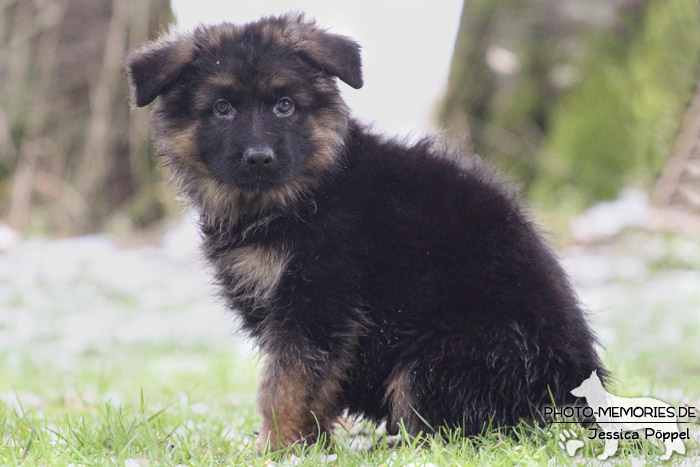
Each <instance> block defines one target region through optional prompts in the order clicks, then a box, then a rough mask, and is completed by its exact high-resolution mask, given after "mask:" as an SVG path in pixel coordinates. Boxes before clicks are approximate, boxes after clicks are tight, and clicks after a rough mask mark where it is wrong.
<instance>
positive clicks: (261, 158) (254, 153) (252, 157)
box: [243, 146, 276, 167]
mask: <svg viewBox="0 0 700 467" xmlns="http://www.w3.org/2000/svg"><path fill="white" fill-rule="evenodd" d="M275 159H276V156H275V152H274V151H273V150H272V148H270V147H266V146H264V147H254V148H248V149H246V150H245V151H243V162H245V163H246V164H248V165H250V166H252V167H265V166H270V165H272V163H273V162H275Z"/></svg>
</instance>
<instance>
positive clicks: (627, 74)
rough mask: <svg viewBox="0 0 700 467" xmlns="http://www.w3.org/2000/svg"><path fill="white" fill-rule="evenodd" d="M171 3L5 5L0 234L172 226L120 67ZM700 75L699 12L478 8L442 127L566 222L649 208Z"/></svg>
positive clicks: (564, 1) (594, 0) (476, 4)
mask: <svg viewBox="0 0 700 467" xmlns="http://www.w3.org/2000/svg"><path fill="white" fill-rule="evenodd" d="M172 20H173V17H172V13H171V10H170V5H169V2H168V1H167V0H148V1H142V2H126V1H125V2H116V3H114V7H112V2H110V1H106V0H73V1H61V2H55V1H46V0H44V1H4V2H2V3H0V82H2V86H1V87H0V200H2V203H0V219H5V220H6V222H7V223H9V225H10V226H11V227H13V228H14V229H16V230H18V231H20V232H24V233H27V234H31V233H52V234H59V235H71V234H80V233H86V232H94V231H101V230H105V229H107V230H112V231H114V230H117V231H120V230H129V229H134V228H136V229H138V228H141V227H144V226H148V225H151V224H153V223H154V222H157V221H159V220H161V219H163V218H164V217H165V216H168V215H169V214H174V213H176V212H177V208H176V206H175V205H174V203H173V201H172V200H173V196H172V193H171V192H170V189H169V188H168V187H167V184H166V183H164V181H163V180H164V177H163V175H162V174H161V173H160V172H159V169H158V168H157V163H156V162H155V159H154V157H153V154H152V150H151V145H150V143H149V141H148V139H147V134H148V130H147V124H146V121H145V119H146V117H145V112H130V111H129V108H128V103H127V96H126V86H125V79H124V74H123V70H122V60H123V56H124V55H125V54H126V53H127V51H129V50H132V49H133V48H135V47H136V46H138V45H139V44H141V43H143V41H144V40H146V39H147V38H149V37H153V36H155V35H157V34H158V33H159V32H160V31H161V30H162V29H163V25H164V24H167V23H168V22H172ZM699 70H700V9H699V8H698V2H697V1H696V0H646V1H642V0H614V1H613V0H589V1H586V2H581V1H576V0H539V1H529V0H468V1H466V2H465V3H464V8H463V12H462V18H461V23H460V27H459V33H458V37H457V41H456V44H455V49H454V55H453V59H452V65H451V72H450V77H449V82H448V85H447V89H446V93H445V95H444V98H443V99H442V101H441V102H440V103H436V107H437V111H436V115H437V116H436V120H437V122H436V123H437V124H438V125H439V126H441V127H442V126H444V127H446V128H447V129H448V132H449V134H450V135H451V136H452V138H453V139H454V141H455V142H456V143H457V144H458V145H459V146H461V147H465V146H466V147H469V148H471V149H472V150H473V151H475V152H476V153H478V154H480V155H481V156H482V157H484V158H486V159H489V160H492V161H494V162H495V164H496V165H497V166H499V167H500V168H501V169H502V170H503V171H504V172H506V173H507V174H509V175H510V176H511V177H512V178H514V179H515V181H517V182H519V183H520V184H521V185H522V187H523V190H524V192H525V194H526V196H527V197H528V198H529V199H530V200H531V201H532V202H534V203H535V204H536V206H537V207H538V209H541V210H544V211H546V210H553V211H554V212H555V213H556V215H557V216H560V217H563V218H568V216H570V215H572V214H574V213H577V212H580V211H581V210H582V209H583V208H585V207H586V206H589V205H590V204H591V203H593V202H596V201H599V200H606V199H612V198H615V197H616V196H618V193H619V191H620V189H621V188H622V187H626V186H636V187H639V188H641V189H643V190H644V191H647V192H651V191H652V188H653V186H654V183H655V181H656V179H657V178H658V176H659V175H660V174H661V172H662V170H663V168H664V166H665V164H666V162H667V161H668V160H669V158H670V155H671V153H672V149H673V147H674V142H675V141H676V138H677V136H678V134H679V131H680V128H681V124H682V121H683V116H684V114H685V112H686V108H687V106H688V103H689V102H690V99H691V97H692V95H693V93H694V90H695V87H696V85H697V83H698V81H699V78H698V77H699V76H700V75H699Z"/></svg>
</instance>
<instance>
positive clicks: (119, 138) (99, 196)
mask: <svg viewBox="0 0 700 467" xmlns="http://www.w3.org/2000/svg"><path fill="white" fill-rule="evenodd" d="M170 22H172V13H171V11H170V5H169V0H147V1H146V0H33V1H30V0H15V1H9V2H3V3H2V4H0V82H2V83H3V86H2V87H0V199H5V200H9V202H8V203H2V205H0V215H2V216H3V217H7V218H8V219H9V222H10V224H11V225H13V226H14V227H15V228H18V229H20V230H27V229H30V230H39V231H51V232H55V233H62V234H74V233H82V232H87V231H94V230H97V229H100V228H103V227H104V226H105V225H106V224H108V223H109V222H111V221H113V220H114V216H115V213H117V212H123V210H124V209H125V208H126V209H127V211H128V212H129V214H130V218H131V219H132V221H133V222H134V223H136V224H143V223H146V222H148V221H150V220H153V219H155V218H158V217H160V216H162V214H163V209H164V205H163V201H162V200H163V199H167V196H162V194H160V191H161V190H162V188H161V186H162V184H161V183H160V181H159V180H160V177H159V176H158V174H157V171H156V169H155V167H154V164H153V163H152V158H151V157H150V149H149V147H150V146H149V144H148V138H147V125H146V123H145V122H144V121H143V119H144V118H145V116H144V115H142V113H139V114H136V113H133V114H132V113H131V112H130V109H129V105H128V99H127V94H126V92H127V88H126V84H125V76H124V72H123V66H122V62H123V57H124V55H125V54H126V52H127V51H128V50H130V49H132V48H134V47H136V46H137V45H139V44H141V43H143V42H144V41H145V40H146V39H148V38H149V37H152V36H154V35H156V34H157V33H158V32H159V31H160V30H161V29H162V28H163V25H166V24H167V23H170ZM120 210H121V211H120Z"/></svg>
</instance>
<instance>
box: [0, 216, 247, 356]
mask: <svg viewBox="0 0 700 467" xmlns="http://www.w3.org/2000/svg"><path fill="white" fill-rule="evenodd" d="M0 230H1V229H0ZM197 244H198V236H197V234H196V232H195V231H194V228H193V227H191V226H190V225H188V224H187V223H183V224H182V225H179V226H178V227H177V228H176V229H174V230H172V231H170V232H169V233H168V234H167V235H166V236H165V237H164V241H163V244H162V245H161V246H149V247H142V248H135V249H122V248H119V247H117V246H116V244H115V241H114V239H112V238H110V237H109V236H105V235H91V236H85V237H79V238H70V239H61V240H55V239H53V240H52V239H45V238H32V239H29V240H25V241H22V242H16V243H15V244H14V245H13V246H11V247H10V248H9V249H8V250H7V251H6V252H4V253H2V252H0V352H2V351H5V350H7V351H9V352H10V353H11V352H12V350H13V349H22V348H25V347H26V346H27V345H31V348H32V352H31V353H32V355H33V356H35V357H38V358H42V356H43V357H51V358H53V359H59V360H60V359H64V360H70V357H71V356H73V355H76V354H79V353H81V352H86V351H99V350H101V349H105V348H107V347H109V346H114V345H115V344H118V343H138V342H154V341H165V340H169V339H172V340H176V341H177V342H178V343H179V345H197V344H199V343H206V344H207V345H222V346H226V345H233V342H232V339H231V338H230V336H231V335H232V334H234V332H235V326H234V324H233V317H232V315H231V314H229V313H226V312H225V311H224V308H223V306H221V304H220V302H219V299H218V298H217V295H216V290H215V289H214V288H213V287H212V286H211V285H210V283H209V277H210V276H209V273H208V271H207V270H206V268H205V267H204V266H203V262H202V261H200V260H199V257H198V255H197V253H196V248H197ZM233 341H235V342H236V344H237V343H238V342H239V341H240V340H239V339H233Z"/></svg>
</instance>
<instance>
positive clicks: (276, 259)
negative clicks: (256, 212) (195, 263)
mask: <svg viewBox="0 0 700 467" xmlns="http://www.w3.org/2000/svg"><path fill="white" fill-rule="evenodd" d="M289 259H290V257H289V255H288V254H287V253H285V252H282V251H279V250H275V249H272V248H268V247H262V246H258V245H250V246H244V247H240V248H236V249H235V250H233V251H231V252H230V253H228V254H227V255H225V256H224V257H223V258H221V259H220V260H219V261H218V263H219V267H220V268H222V269H226V270H228V271H229V272H230V273H231V275H232V276H233V278H234V279H233V284H232V287H233V292H234V293H235V294H237V295H239V296H241V297H242V298H245V299H253V300H255V301H258V302H267V301H269V300H270V299H271V298H272V296H273V294H274V292H275V289H276V288H277V285H278V284H279V282H280V279H281V278H282V275H283V274H284V270H285V267H286V266H287V263H288V262H289Z"/></svg>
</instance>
